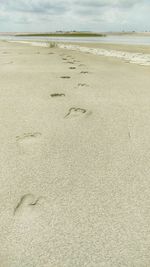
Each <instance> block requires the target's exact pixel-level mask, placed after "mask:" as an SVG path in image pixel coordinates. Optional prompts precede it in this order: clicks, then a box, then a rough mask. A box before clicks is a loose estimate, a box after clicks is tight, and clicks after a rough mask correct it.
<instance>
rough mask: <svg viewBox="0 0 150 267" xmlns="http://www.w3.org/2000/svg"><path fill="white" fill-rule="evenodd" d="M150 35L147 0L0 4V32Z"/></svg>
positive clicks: (47, 0)
mask: <svg viewBox="0 0 150 267" xmlns="http://www.w3.org/2000/svg"><path fill="white" fill-rule="evenodd" d="M56 30H87V31H88V30H90V31H97V32H102V31H122V30H125V31H132V30H135V31H145V30H148V31H150V0H0V31H56Z"/></svg>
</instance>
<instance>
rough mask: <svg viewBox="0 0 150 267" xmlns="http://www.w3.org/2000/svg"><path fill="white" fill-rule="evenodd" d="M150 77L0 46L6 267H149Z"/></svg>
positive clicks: (56, 53)
mask: <svg viewBox="0 0 150 267" xmlns="http://www.w3.org/2000/svg"><path fill="white" fill-rule="evenodd" d="M132 49H133V48H132ZM149 73H150V67H149V66H140V65H137V64H130V63H127V62H125V61H123V60H122V59H118V58H114V57H105V56H97V55H93V54H89V53H82V52H80V51H71V50H68V49H61V48H51V49H50V48H46V47H45V48H44V47H32V46H29V45H27V44H16V43H7V42H1V43H0V162H1V168H0V169H1V174H0V267H84V266H86V267H125V266H126V267H149V266H150V251H149V249H150V75H149Z"/></svg>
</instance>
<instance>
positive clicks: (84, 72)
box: [80, 71, 89, 74]
mask: <svg viewBox="0 0 150 267" xmlns="http://www.w3.org/2000/svg"><path fill="white" fill-rule="evenodd" d="M80 73H81V74H87V73H89V72H88V71H81V72H80Z"/></svg>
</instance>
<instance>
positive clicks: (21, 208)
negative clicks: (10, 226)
mask: <svg viewBox="0 0 150 267" xmlns="http://www.w3.org/2000/svg"><path fill="white" fill-rule="evenodd" d="M43 199H44V198H43V197H38V198H37V197H35V196H34V195H33V194H25V195H23V196H22V197H21V198H20V200H19V202H18V204H17V205H16V207H15V208H14V212H13V213H14V216H16V215H22V214H23V213H24V212H32V211H33V210H34V209H35V208H36V207H37V206H38V204H40V203H41V202H42V200H43Z"/></svg>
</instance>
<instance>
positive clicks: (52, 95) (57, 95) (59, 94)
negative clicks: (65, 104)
mask: <svg viewBox="0 0 150 267" xmlns="http://www.w3.org/2000/svg"><path fill="white" fill-rule="evenodd" d="M61 96H65V94H63V93H55V94H51V97H61Z"/></svg>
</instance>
